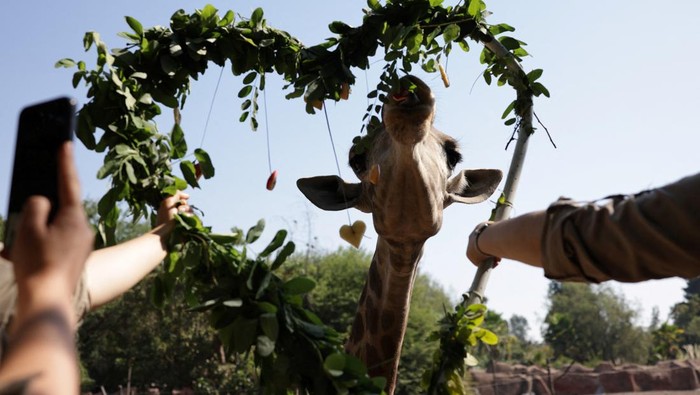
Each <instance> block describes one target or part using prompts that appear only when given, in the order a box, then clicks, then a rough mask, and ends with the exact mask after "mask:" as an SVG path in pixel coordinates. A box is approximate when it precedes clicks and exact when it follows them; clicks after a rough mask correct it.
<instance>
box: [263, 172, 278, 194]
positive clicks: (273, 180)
mask: <svg viewBox="0 0 700 395" xmlns="http://www.w3.org/2000/svg"><path fill="white" fill-rule="evenodd" d="M275 185H277V170H275V171H273V172H272V173H271V174H270V177H267V184H266V185H265V188H267V190H268V191H271V190H273V189H275Z"/></svg>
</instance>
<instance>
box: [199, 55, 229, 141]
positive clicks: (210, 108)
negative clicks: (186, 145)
mask: <svg viewBox="0 0 700 395" xmlns="http://www.w3.org/2000/svg"><path fill="white" fill-rule="evenodd" d="M223 75H224V68H223V66H222V67H221V71H220V72H219V79H218V80H217V81H216V88H214V96H212V98H211V104H209V114H207V120H206V122H205V123H204V132H203V133H202V141H200V142H199V148H202V146H204V137H206V135H207V128H208V127H209V119H210V118H211V112H212V110H213V109H214V101H215V100H216V93H217V92H218V91H219V85H221V76H223Z"/></svg>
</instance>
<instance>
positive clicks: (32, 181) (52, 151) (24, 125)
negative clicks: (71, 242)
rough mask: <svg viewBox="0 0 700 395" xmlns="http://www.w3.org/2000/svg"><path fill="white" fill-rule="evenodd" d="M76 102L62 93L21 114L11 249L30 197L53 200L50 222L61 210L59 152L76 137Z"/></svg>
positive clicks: (7, 242) (8, 235) (8, 225)
mask: <svg viewBox="0 0 700 395" xmlns="http://www.w3.org/2000/svg"><path fill="white" fill-rule="evenodd" d="M75 106H76V104H75V101H74V100H73V99H71V98H67V97H60V98H57V99H54V100H49V101H46V102H43V103H37V104H34V105H31V106H28V107H25V108H24V109H22V112H21V113H20V115H19V125H18V128H17V142H16V145H15V161H14V166H13V170H12V184H11V186H10V201H9V204H8V206H9V207H8V210H7V220H6V221H5V237H4V241H3V242H4V249H6V250H7V251H6V252H7V253H9V250H10V249H11V248H12V242H13V240H14V237H15V233H16V228H17V222H18V219H19V214H20V212H21V211H22V207H23V206H24V202H25V201H26V200H27V198H29V197H30V196H33V195H42V196H46V197H47V198H48V199H49V201H51V213H50V214H49V222H51V220H53V217H54V216H55V214H56V211H57V210H58V164H57V153H58V149H59V147H61V145H62V144H63V143H64V142H66V141H70V140H73V136H74V132H73V129H74V125H75Z"/></svg>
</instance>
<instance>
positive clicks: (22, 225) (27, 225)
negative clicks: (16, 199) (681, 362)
mask: <svg viewBox="0 0 700 395" xmlns="http://www.w3.org/2000/svg"><path fill="white" fill-rule="evenodd" d="M57 159H58V205H59V207H58V211H57V213H56V216H55V217H54V219H53V221H52V222H51V223H48V218H49V212H50V210H51V203H50V202H49V200H48V199H46V198H45V197H43V196H32V197H30V198H29V199H28V200H27V202H26V203H25V205H24V207H23V209H22V213H21V216H20V220H19V223H18V228H17V237H16V239H15V244H14V246H13V248H12V251H11V252H10V260H11V261H12V262H13V268H14V271H15V279H16V281H17V286H18V290H19V291H20V293H22V292H23V291H25V290H26V291H29V292H32V291H33V290H35V289H41V288H45V285H46V284H48V283H50V284H54V285H56V286H60V287H64V286H65V287H66V288H64V290H65V291H67V292H70V295H72V293H73V290H74V289H75V286H76V285H77V283H78V281H79V279H80V276H81V274H82V272H83V268H84V266H85V260H86V259H87V256H88V255H89V254H90V252H91V251H92V245H93V239H94V234H93V232H92V228H91V227H90V225H89V224H88V222H87V216H86V215H85V210H84V208H83V204H82V201H81V196H80V182H79V180H78V174H77V170H76V167H75V162H74V160H73V144H72V143H70V142H68V143H65V144H63V145H62V146H61V147H60V148H59V151H58V154H57Z"/></svg>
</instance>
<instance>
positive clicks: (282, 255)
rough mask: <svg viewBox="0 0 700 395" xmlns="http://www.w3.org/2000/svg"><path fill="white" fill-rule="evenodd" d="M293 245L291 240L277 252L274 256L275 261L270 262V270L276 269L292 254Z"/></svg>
mask: <svg viewBox="0 0 700 395" xmlns="http://www.w3.org/2000/svg"><path fill="white" fill-rule="evenodd" d="M294 248H295V245H294V243H293V242H291V241H290V242H289V243H287V244H285V245H284V247H282V251H280V252H279V254H277V257H275V261H274V262H273V263H272V266H270V270H277V268H279V267H280V266H282V264H283V263H284V261H285V260H287V258H288V257H289V256H290V255H292V253H293V252H294Z"/></svg>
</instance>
